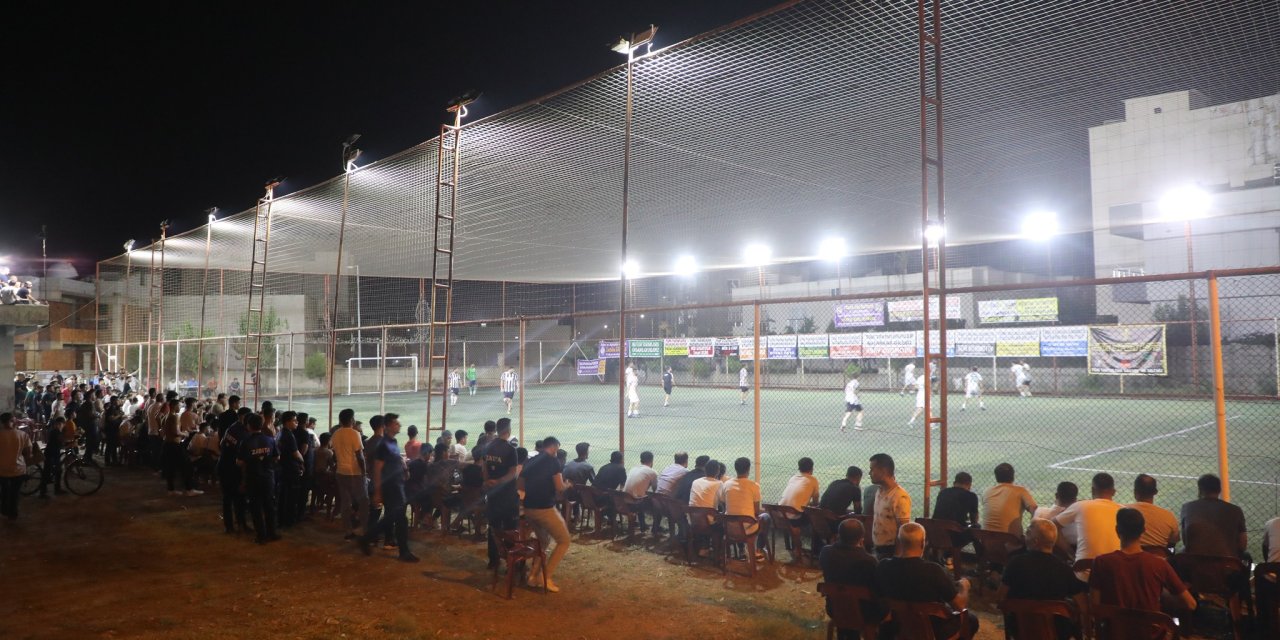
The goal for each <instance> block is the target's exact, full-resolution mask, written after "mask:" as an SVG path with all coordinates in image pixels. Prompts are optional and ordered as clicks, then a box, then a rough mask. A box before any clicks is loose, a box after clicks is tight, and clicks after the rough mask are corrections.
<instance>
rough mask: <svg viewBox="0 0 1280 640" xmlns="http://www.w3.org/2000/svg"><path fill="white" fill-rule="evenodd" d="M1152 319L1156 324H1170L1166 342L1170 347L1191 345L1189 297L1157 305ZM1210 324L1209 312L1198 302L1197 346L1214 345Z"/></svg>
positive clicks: (1166, 333) (1166, 332) (1166, 330)
mask: <svg viewBox="0 0 1280 640" xmlns="http://www.w3.org/2000/svg"><path fill="white" fill-rule="evenodd" d="M1151 317H1152V319H1153V320H1155V321H1156V322H1164V323H1168V325H1167V326H1166V327H1165V340H1166V341H1167V342H1168V344H1169V345H1170V346H1178V347H1186V346H1190V345H1191V322H1190V321H1191V304H1190V301H1189V300H1188V299H1187V296H1178V300H1177V301H1176V302H1173V303H1169V304H1158V305H1156V306H1155V308H1154V309H1152V310H1151ZM1208 322H1209V310H1208V309H1206V308H1205V307H1204V305H1201V304H1200V303H1199V302H1197V303H1196V344H1199V345H1207V344H1212V337H1211V335H1210V331H1209V324H1208Z"/></svg>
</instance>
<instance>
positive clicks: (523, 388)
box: [517, 318, 528, 444]
mask: <svg viewBox="0 0 1280 640" xmlns="http://www.w3.org/2000/svg"><path fill="white" fill-rule="evenodd" d="M524 336H525V320H524V318H521V319H520V344H519V345H518V347H517V348H518V349H520V354H519V360H520V377H519V378H518V379H519V381H520V415H519V416H518V417H519V419H520V444H524V396H525V393H526V392H527V391H528V387H527V385H525V383H524V381H525V378H524Z"/></svg>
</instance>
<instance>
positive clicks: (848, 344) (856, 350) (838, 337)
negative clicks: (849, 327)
mask: <svg viewBox="0 0 1280 640" xmlns="http://www.w3.org/2000/svg"><path fill="white" fill-rule="evenodd" d="M827 343H828V344H829V345H830V352H831V358H832V359H833V360H835V359H838V358H861V357H862V354H863V349H862V334H861V333H833V334H831V335H829V336H827Z"/></svg>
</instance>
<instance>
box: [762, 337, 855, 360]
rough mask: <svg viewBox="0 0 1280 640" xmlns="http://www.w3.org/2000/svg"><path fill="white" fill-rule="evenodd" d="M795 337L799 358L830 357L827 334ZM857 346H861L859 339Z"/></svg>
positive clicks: (816, 358)
mask: <svg viewBox="0 0 1280 640" xmlns="http://www.w3.org/2000/svg"><path fill="white" fill-rule="evenodd" d="M796 339H797V340H798V341H799V349H800V359H801V360H821V359H826V358H828V357H830V353H831V352H830V349H828V347H827V345H828V342H827V334H825V333H823V334H819V335H803V336H796ZM858 346H859V347H861V346H862V342H861V341H859V342H858ZM770 357H772V356H770Z"/></svg>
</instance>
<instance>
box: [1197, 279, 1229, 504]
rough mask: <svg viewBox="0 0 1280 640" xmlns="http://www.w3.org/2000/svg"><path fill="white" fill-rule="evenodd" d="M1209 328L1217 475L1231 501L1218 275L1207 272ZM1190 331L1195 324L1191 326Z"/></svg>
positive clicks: (1223, 497)
mask: <svg viewBox="0 0 1280 640" xmlns="http://www.w3.org/2000/svg"><path fill="white" fill-rule="evenodd" d="M1209 328H1210V329H1211V330H1212V334H1211V338H1210V339H1211V340H1213V406H1214V414H1215V417H1216V419H1217V423H1218V475H1219V476H1220V477H1221V478H1222V499H1223V500H1226V501H1228V502H1230V501H1231V473H1230V464H1229V463H1228V462H1227V401H1226V389H1225V386H1226V384H1225V381H1224V380H1223V375H1222V315H1221V312H1220V309H1219V306H1218V276H1217V274H1215V273H1214V272H1212V271H1210V272H1209ZM1191 330H1192V332H1194V331H1195V326H1194V325H1192V327H1191Z"/></svg>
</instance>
